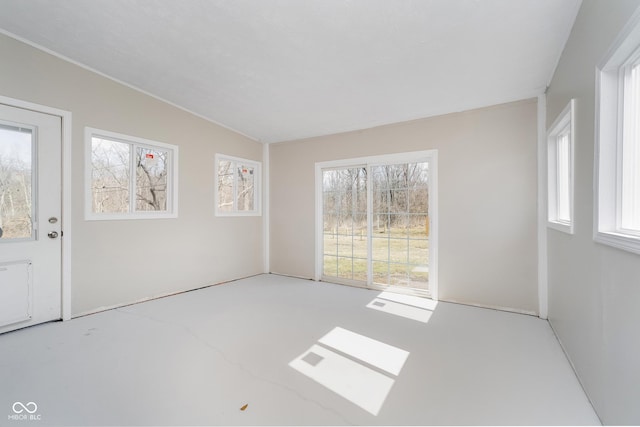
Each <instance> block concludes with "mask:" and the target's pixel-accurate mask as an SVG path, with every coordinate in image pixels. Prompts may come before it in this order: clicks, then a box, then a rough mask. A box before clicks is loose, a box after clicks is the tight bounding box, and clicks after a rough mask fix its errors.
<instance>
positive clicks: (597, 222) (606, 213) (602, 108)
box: [593, 9, 640, 254]
mask: <svg viewBox="0 0 640 427" xmlns="http://www.w3.org/2000/svg"><path fill="white" fill-rule="evenodd" d="M639 46H640V9H637V10H636V11H635V12H634V13H633V15H632V16H631V18H630V19H629V20H628V21H627V24H626V25H625V26H624V28H623V29H622V30H621V31H620V33H619V34H618V36H617V37H616V39H615V41H614V42H613V43H612V44H611V46H610V47H609V49H608V50H607V53H606V54H605V55H604V56H603V58H602V60H601V61H600V62H599V63H598V65H597V67H596V70H595V71H596V78H595V134H594V141H595V142H594V143H595V147H594V171H595V173H594V183H593V184H594V189H595V195H594V205H593V218H594V221H593V240H594V241H595V242H597V243H600V244H604V245H608V246H611V247H614V248H617V249H621V250H625V251H628V252H631V253H635V254H640V237H639V236H637V235H635V234H627V233H624V232H621V231H620V230H618V220H617V216H618V213H619V207H618V202H619V197H618V194H617V192H618V188H619V185H618V183H617V180H618V179H619V154H620V141H621V138H622V129H621V126H620V123H621V114H622V113H621V111H622V108H621V105H622V104H621V98H622V96H621V94H622V93H621V91H622V90H623V88H622V85H620V78H621V77H620V72H619V71H620V69H621V67H624V65H625V64H626V63H627V61H628V59H629V58H630V56H631V55H632V54H634V52H637V51H638V48H639ZM603 142H604V143H603Z"/></svg>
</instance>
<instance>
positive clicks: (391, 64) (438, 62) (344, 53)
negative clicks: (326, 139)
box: [0, 0, 580, 142]
mask: <svg viewBox="0 0 640 427" xmlns="http://www.w3.org/2000/svg"><path fill="white" fill-rule="evenodd" d="M579 6H580V0H415V1H414V0H181V1H177V0H153V1H150V0H91V1H87V0H56V1H51V0H0V11H1V12H0V29H3V32H5V33H6V34H9V35H14V36H17V38H19V39H22V40H25V41H28V42H29V43H31V44H34V45H36V46H40V47H44V48H46V49H48V50H51V51H53V52H56V53H57V54H59V55H60V56H63V57H65V58H67V59H70V60H72V61H74V62H76V63H79V64H82V65H84V66H86V67H88V68H90V69H93V70H96V71H98V72H100V73H102V74H104V75H107V76H110V77H112V78H114V79H116V80H118V81H121V82H124V83H126V84H128V85H130V86H133V87H135V88H138V89H140V90H142V91H144V92H147V93H149V94H152V95H154V96H156V97H158V98H161V99H163V100H166V101H168V102H170V103H173V104H175V105H178V106H180V107H182V108H184V109H186V110H189V111H191V112H194V113H196V114H198V115H200V116H203V117H205V118H207V119H209V120H212V121H215V122H216V123H219V124H222V125H223V126H226V127H228V128H231V129H234V130H236V131H239V132H241V133H243V134H245V135H247V136H250V137H251V138H253V139H256V140H259V141H263V142H277V141H285V140H292V139H299V138H305V137H311V136H318V135H325V134H331V133H337V132H342V131H347V130H355V129H363V128H367V127H372V126H376V125H381V124H387V123H395V122H401V121H406V120H411V119H416V118H421V117H428V116H433V115H437V114H444V113H449V112H454V111H461V110H467V109H471V108H477V107H482V106H487V105H493V104H498V103H501V102H507V101H513V100H517V99H524V98H529V97H532V96H536V95H538V94H540V93H542V92H543V91H544V89H545V87H546V85H547V84H548V83H549V81H550V78H551V75H552V73H553V71H554V69H555V66H556V64H557V61H558V58H559V56H560V53H561V51H562V49H563V47H564V44H565V42H566V40H567V37H568V35H569V31H570V29H571V26H572V25H573V22H574V20H575V17H576V14H577V11H578V8H579ZM4 60H6V59H4Z"/></svg>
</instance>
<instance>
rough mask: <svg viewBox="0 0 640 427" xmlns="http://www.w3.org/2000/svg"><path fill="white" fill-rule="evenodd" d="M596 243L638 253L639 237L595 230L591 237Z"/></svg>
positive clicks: (639, 249) (639, 246)
mask: <svg viewBox="0 0 640 427" xmlns="http://www.w3.org/2000/svg"><path fill="white" fill-rule="evenodd" d="M593 240H595V241H596V242H598V243H601V244H603V245H607V246H612V247H614V248H617V249H622V250H623V251H627V252H632V253H634V254H639V255H640V237H639V236H634V235H630V234H622V233H618V232H613V231H597V232H596V234H595V236H594V237H593Z"/></svg>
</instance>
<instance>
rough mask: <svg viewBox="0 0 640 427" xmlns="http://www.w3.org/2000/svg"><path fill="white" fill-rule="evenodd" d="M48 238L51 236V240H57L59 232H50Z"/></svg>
mask: <svg viewBox="0 0 640 427" xmlns="http://www.w3.org/2000/svg"><path fill="white" fill-rule="evenodd" d="M47 236H49V238H50V239H55V238H56V237H58V232H57V231H50V232H49V233H47Z"/></svg>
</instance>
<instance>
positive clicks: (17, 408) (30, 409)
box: [12, 402, 38, 414]
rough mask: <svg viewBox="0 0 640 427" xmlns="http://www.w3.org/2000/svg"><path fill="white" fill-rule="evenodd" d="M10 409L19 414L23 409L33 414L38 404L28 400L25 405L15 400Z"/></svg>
mask: <svg viewBox="0 0 640 427" xmlns="http://www.w3.org/2000/svg"><path fill="white" fill-rule="evenodd" d="M12 409H13V412H15V413H16V414H21V413H22V412H24V411H27V412H28V413H30V414H34V413H35V412H36V411H37V410H38V405H36V404H35V402H28V403H27V404H26V405H25V404H24V403H22V402H15V403H14V404H13V407H12Z"/></svg>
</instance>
